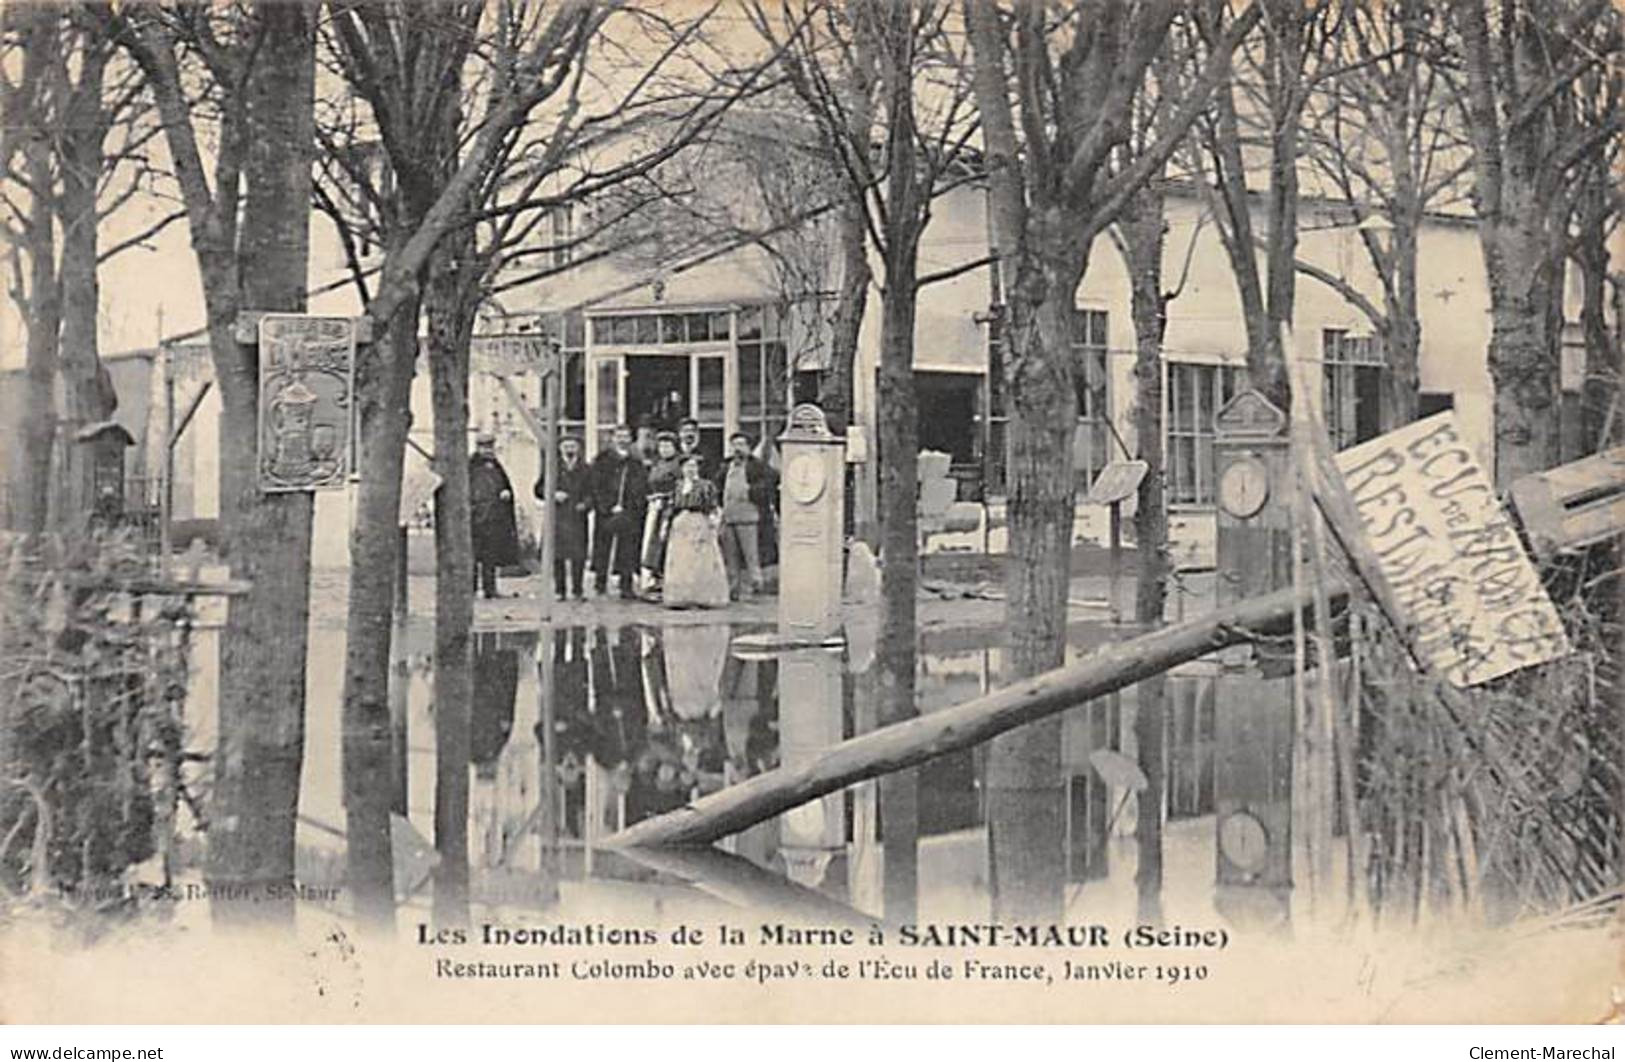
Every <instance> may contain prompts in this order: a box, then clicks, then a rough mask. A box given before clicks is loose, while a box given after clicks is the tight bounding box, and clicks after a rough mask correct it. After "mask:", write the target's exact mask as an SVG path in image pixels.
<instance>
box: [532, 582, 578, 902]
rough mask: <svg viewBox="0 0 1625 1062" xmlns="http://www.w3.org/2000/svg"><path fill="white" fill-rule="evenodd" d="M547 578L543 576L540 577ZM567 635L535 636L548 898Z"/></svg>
mask: <svg viewBox="0 0 1625 1062" xmlns="http://www.w3.org/2000/svg"><path fill="white" fill-rule="evenodd" d="M547 577H548V576H547V575H546V574H545V573H544V575H543V578H547ZM569 637H570V634H569V632H565V631H561V632H558V633H555V632H554V629H553V627H552V626H551V625H546V624H544V625H543V627H542V629H541V631H540V632H538V634H537V647H536V666H537V696H538V698H539V700H540V703H539V704H538V706H537V719H538V720H539V722H538V724H537V731H538V732H537V735H536V736H537V738H538V739H539V745H538V747H539V749H540V754H541V781H540V785H541V792H540V793H539V794H538V795H537V800H538V802H539V807H538V810H539V812H540V816H539V817H540V822H539V823H538V825H537V832H538V833H539V834H540V835H541V843H540V844H538V845H537V849H538V851H539V854H540V864H539V865H538V866H537V868H536V869H537V870H538V871H539V872H540V873H541V876H542V887H543V889H544V890H545V893H546V895H547V896H548V897H550V898H556V897H557V896H558V888H559V876H560V871H561V869H562V867H561V859H560V855H561V851H562V848H561V843H560V842H561V840H562V839H563V837H564V817H565V816H564V804H563V801H562V800H561V796H562V794H561V793H560V786H559V727H558V724H559V708H560V705H559V697H558V691H557V689H556V688H555V687H554V683H555V682H557V681H558V677H559V676H558V662H557V660H556V659H555V658H554V655H553V654H554V653H556V652H558V651H559V649H560V648H561V647H562V646H563V644H564V641H562V640H561V641H555V639H564V640H567V639H568V638H569Z"/></svg>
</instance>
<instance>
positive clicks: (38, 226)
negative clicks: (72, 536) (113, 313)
mask: <svg viewBox="0 0 1625 1062" xmlns="http://www.w3.org/2000/svg"><path fill="white" fill-rule="evenodd" d="M23 41H24V45H23V47H24V52H23V73H22V77H23V84H24V86H25V87H24V91H28V92H31V93H34V94H35V95H34V99H33V101H32V102H33V107H32V112H33V119H34V121H35V122H36V123H37V124H38V125H39V126H40V128H38V129H33V130H30V135H29V136H28V137H27V138H26V140H25V142H24V144H23V148H22V156H23V168H24V171H25V172H26V173H27V174H28V182H29V184H30V186H31V187H32V188H33V189H36V190H37V191H35V192H33V194H32V195H31V197H30V198H31V201H30V204H29V211H28V213H29V216H28V220H27V222H26V223H25V232H26V236H27V253H28V272H29V279H28V306H27V310H28V316H29V320H28V341H27V346H26V348H25V352H24V357H25V362H24V369H23V387H24V395H25V398H24V404H23V423H22V438H23V446H22V453H21V454H20V455H19V456H20V461H19V463H18V469H17V475H15V476H14V477H13V479H12V484H13V490H14V492H15V494H14V499H15V509H14V513H13V521H14V523H15V525H16V527H17V530H19V531H21V532H23V533H24V534H28V535H41V534H43V533H44V532H45V529H46V525H47V522H48V520H49V518H50V517H49V514H50V496H51V455H52V452H53V450H54V449H55V444H56V396H55V393H54V392H55V387H56V374H57V362H58V358H59V356H60V354H59V351H60V347H59V345H58V344H59V341H60V338H61V337H60V329H61V318H62V301H61V300H62V294H61V287H60V285H59V278H58V274H57V269H56V252H57V240H56V231H55V228H54V224H55V221H56V218H55V208H54V205H53V203H52V202H51V194H52V189H53V188H54V184H55V181H54V175H53V172H52V171H53V167H52V165H51V137H50V135H49V132H48V129H47V126H48V124H49V96H48V93H47V91H46V89H45V88H44V85H45V83H46V81H47V80H51V79H55V78H57V77H58V76H59V69H58V67H59V64H61V63H62V61H63V60H62V56H61V36H60V16H59V13H58V12H57V11H55V10H54V9H52V8H50V7H46V6H43V5H41V6H40V7H38V8H36V9H34V10H33V11H32V12H31V13H30V17H29V19H28V22H27V24H26V26H25V28H24V30H23ZM19 279H20V278H19Z"/></svg>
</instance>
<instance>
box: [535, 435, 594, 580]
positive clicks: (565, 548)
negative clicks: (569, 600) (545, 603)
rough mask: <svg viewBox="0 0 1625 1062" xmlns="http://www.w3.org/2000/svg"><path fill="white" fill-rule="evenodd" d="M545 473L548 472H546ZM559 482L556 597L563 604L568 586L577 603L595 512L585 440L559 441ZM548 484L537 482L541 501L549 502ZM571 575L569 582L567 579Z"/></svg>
mask: <svg viewBox="0 0 1625 1062" xmlns="http://www.w3.org/2000/svg"><path fill="white" fill-rule="evenodd" d="M544 474H545V473H544ZM557 475H558V482H557V483H556V484H554V488H555V489H554V491H553V594H554V597H555V598H556V599H557V600H559V601H563V600H564V599H565V586H566V583H567V582H568V586H569V591H570V593H571V594H573V595H574V596H575V599H576V600H577V601H580V600H582V599H583V598H584V597H585V596H586V595H584V594H583V593H582V591H581V571H582V568H584V567H585V566H586V563H587V514H588V513H589V512H591V511H592V502H593V498H592V479H591V476H590V475H589V473H588V469H587V463H586V462H585V461H583V460H582V459H581V441H580V440H579V439H570V438H566V439H563V440H561V441H560V442H559V464H558V471H557ZM546 490H547V484H546V483H544V482H543V481H542V480H540V479H538V480H537V481H536V487H535V493H536V497H537V498H541V499H543V500H546V497H545V493H546ZM566 576H568V577H569V578H568V580H566Z"/></svg>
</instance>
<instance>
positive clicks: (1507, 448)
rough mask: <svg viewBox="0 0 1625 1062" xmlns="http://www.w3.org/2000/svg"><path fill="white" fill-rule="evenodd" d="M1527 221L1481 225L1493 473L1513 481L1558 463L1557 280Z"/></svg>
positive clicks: (1498, 479) (1541, 243)
mask: <svg viewBox="0 0 1625 1062" xmlns="http://www.w3.org/2000/svg"><path fill="white" fill-rule="evenodd" d="M1532 229H1534V226H1533V225H1530V224H1529V223H1528V222H1527V221H1525V220H1521V219H1517V218H1514V219H1509V220H1505V221H1502V222H1500V223H1489V224H1486V223H1485V222H1482V221H1481V222H1480V232H1481V234H1482V242H1483V244H1484V257H1485V265H1486V267H1487V269H1488V273H1489V286H1490V322H1491V326H1490V352H1489V367H1490V379H1491V380H1492V381H1493V382H1494V384H1495V440H1496V443H1495V478H1496V482H1497V483H1500V484H1506V483H1510V482H1511V481H1512V480H1514V479H1517V478H1518V477H1519V476H1522V475H1524V474H1526V473H1529V472H1539V471H1541V470H1543V469H1546V468H1550V467H1551V466H1552V465H1553V464H1556V463H1557V459H1558V458H1557V440H1558V439H1559V438H1560V434H1559V428H1560V427H1561V426H1560V425H1559V424H1558V423H1556V422H1557V420H1558V418H1557V417H1556V416H1555V415H1554V414H1555V411H1556V403H1557V388H1556V382H1557V381H1556V377H1557V337H1556V335H1554V334H1553V333H1552V331H1551V327H1550V324H1551V310H1552V301H1553V298H1554V287H1553V285H1554V283H1555V278H1553V276H1552V270H1553V267H1554V263H1553V261H1552V258H1553V256H1552V255H1551V253H1550V252H1549V251H1548V250H1547V249H1546V244H1547V241H1546V240H1545V239H1544V235H1543V234H1542V233H1540V232H1538V231H1531V230H1532Z"/></svg>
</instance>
